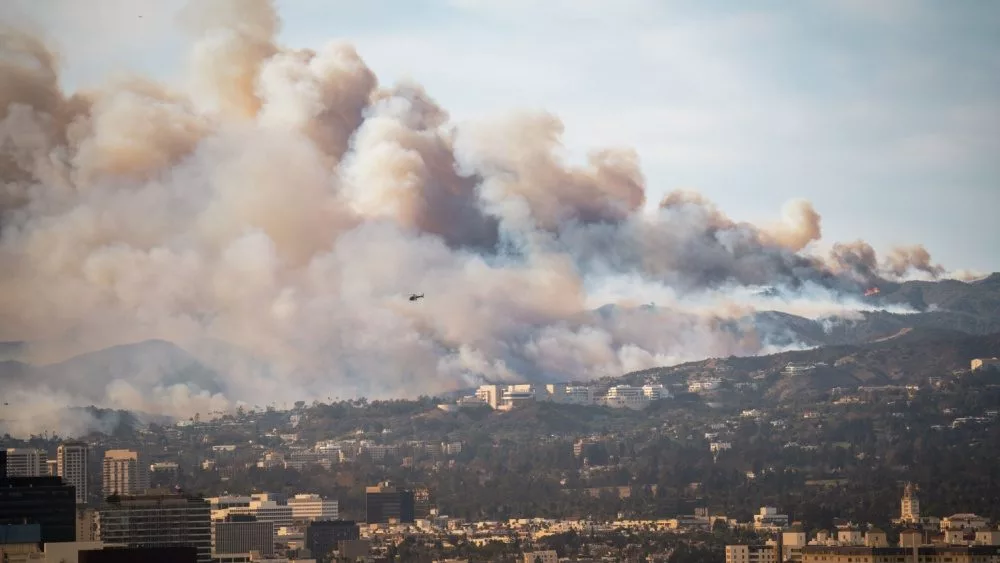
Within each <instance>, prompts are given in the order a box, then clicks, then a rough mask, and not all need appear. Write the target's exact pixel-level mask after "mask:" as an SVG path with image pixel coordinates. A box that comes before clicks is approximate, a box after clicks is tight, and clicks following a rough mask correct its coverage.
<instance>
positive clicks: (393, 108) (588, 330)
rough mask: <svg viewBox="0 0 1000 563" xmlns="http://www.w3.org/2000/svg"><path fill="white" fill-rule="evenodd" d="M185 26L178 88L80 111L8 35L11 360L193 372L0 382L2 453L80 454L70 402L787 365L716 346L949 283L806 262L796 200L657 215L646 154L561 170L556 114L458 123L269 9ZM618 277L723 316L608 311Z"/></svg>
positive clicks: (182, 409)
mask: <svg viewBox="0 0 1000 563" xmlns="http://www.w3.org/2000/svg"><path fill="white" fill-rule="evenodd" d="M180 20H181V22H182V25H183V26H184V28H185V30H186V31H187V32H188V33H189V34H190V36H191V38H192V43H191V51H190V55H191V56H190V69H191V81H190V82H191V83H190V87H188V88H184V89H175V88H170V87H168V86H166V85H163V84H159V83H157V82H154V81H151V80H149V79H146V78H143V77H132V78H127V79H118V80H116V81H113V82H109V83H107V84H106V85H104V86H103V87H101V88H97V89H92V90H88V91H82V92H77V93H75V94H73V95H67V94H66V93H65V92H62V91H61V90H60V87H59V73H58V64H57V61H58V58H57V57H56V55H55V54H54V53H52V52H51V51H50V50H49V49H48V48H46V46H45V43H44V42H43V41H42V40H41V39H39V38H37V37H33V36H29V35H26V34H24V33H23V32H19V31H17V30H14V29H3V30H2V31H0V34H2V36H0V50H2V52H0V229H2V231H0V271H2V272H3V275H2V276H0V340H3V341H10V342H16V341H25V342H27V343H28V344H27V346H26V347H25V348H24V350H25V351H24V353H23V354H21V358H22V359H25V360H29V361H31V362H32V363H35V364H38V365H42V364H51V363H53V362H59V361H63V360H66V359H67V358H70V357H72V356H74V355H76V354H80V353H84V352H91V351H95V350H101V349H103V348H106V347H109V346H113V345H119V344H125V343H135V342H141V341H144V340H148V339H160V340H163V341H167V342H171V343H174V344H176V345H178V346H180V347H181V348H183V349H184V350H186V352H187V353H189V354H191V355H192V356H193V357H195V358H197V359H198V362H194V361H193V360H190V358H189V357H188V356H187V355H185V354H184V353H180V352H179V351H178V350H177V349H175V348H173V347H172V346H170V345H166V344H165V343H163V342H159V343H153V344H149V343H147V344H145V345H144V346H143V347H139V348H134V349H132V350H131V351H128V350H121V349H118V350H115V351H113V352H102V353H100V354H98V355H97V356H93V357H92V358H97V359H88V360H87V361H83V362H81V361H80V360H74V362H71V363H70V364H64V365H62V366H60V365H55V366H48V367H45V368H39V369H36V370H35V371H31V372H30V373H31V374H33V375H30V376H28V375H25V376H23V377H19V376H18V375H17V374H16V373H15V374H13V375H11V374H7V375H6V376H5V377H6V379H5V380H4V381H2V382H0V384H2V385H3V386H4V389H3V391H4V393H3V394H4V396H5V398H6V397H10V398H11V399H12V400H11V401H10V402H11V404H12V405H14V407H12V408H11V409H10V410H11V412H7V413H5V414H4V416H3V417H2V418H6V419H7V422H6V423H5V424H6V428H8V429H14V430H15V431H18V432H22V431H27V430H28V429H29V428H44V427H48V426H46V425H49V424H51V425H60V426H63V427H61V428H58V429H57V430H60V431H61V432H62V433H66V432H67V428H64V426H66V424H65V423H64V422H65V420H66V419H65V416H63V417H62V418H60V416H57V415H53V416H51V417H48V418H46V415H45V414H44V413H46V412H53V409H54V407H55V406H62V405H69V404H90V403H95V404H99V405H103V406H108V407H114V408H132V409H136V410H140V411H145V412H150V413H164V414H171V415H179V416H188V415H191V414H193V413H194V412H201V413H203V414H204V413H207V412H210V411H214V410H220V409H225V408H231V407H232V406H233V405H234V404H236V402H239V401H245V402H247V403H249V404H251V405H252V404H254V403H264V402H265V401H269V400H279V401H280V400H288V401H291V400H296V399H299V398H313V397H315V398H326V397H328V396H341V397H345V396H350V395H359V394H362V395H367V396H370V397H386V396H397V397H399V396H413V395H416V394H419V393H434V392H440V391H445V390H449V389H455V388H460V387H464V386H467V385H472V384H475V383H476V382H477V381H480V380H483V379H488V380H495V381H519V380H526V379H527V380H585V379H591V378H595V377H600V376H604V375H618V374H621V373H622V372H625V371H629V370H635V369H643V368H648V367H653V366H656V365H663V364H669V363H674V362H678V361H683V360H691V359H699V358H703V357H707V356H726V355H730V354H741V355H745V354H755V353H760V352H766V351H773V350H774V348H773V346H772V345H771V344H770V343H769V341H768V336H767V335H766V334H758V333H756V332H754V331H752V330H750V331H733V330H730V329H729V328H727V327H728V326H729V325H728V323H727V321H728V320H730V319H733V318H738V317H740V316H743V315H746V314H747V313H748V312H752V311H753V310H754V309H755V307H756V305H755V304H747V303H743V304H740V303H738V302H735V301H733V300H732V299H731V298H729V297H724V295H725V294H726V292H727V291H729V290H731V289H732V288H734V287H736V288H738V287H747V286H759V285H771V286H783V287H787V288H790V289H793V290H796V291H804V288H807V287H809V288H822V290H823V291H826V292H828V293H829V295H834V296H836V295H839V294H840V293H838V292H849V293H851V294H856V293H857V292H858V290H859V288H862V287H863V286H864V285H865V284H868V283H872V281H873V280H877V279H878V278H879V277H880V276H882V277H885V276H888V277H891V278H894V279H898V278H902V277H905V276H908V275H910V274H911V273H913V272H917V273H921V274H924V275H930V276H938V275H941V274H942V273H943V271H942V269H941V268H940V267H939V266H936V265H932V263H931V260H930V256H929V255H928V254H927V252H926V251H925V250H924V249H923V248H922V247H912V248H906V249H897V250H894V251H893V252H891V253H890V254H889V255H888V257H887V258H886V259H885V261H884V262H883V263H881V264H880V263H879V261H878V259H877V256H876V254H875V252H874V250H872V249H871V247H869V246H868V245H867V244H866V243H864V242H857V243H852V244H849V245H837V246H835V247H834V250H833V253H832V255H831V256H829V257H821V256H819V255H817V254H816V250H815V248H816V242H817V241H819V240H820V238H821V228H820V224H821V223H820V216H819V214H818V213H817V212H816V211H815V210H814V209H813V208H812V206H811V205H810V204H809V203H808V202H805V201H793V202H790V203H789V204H788V205H787V206H786V207H785V209H784V211H783V213H782V215H781V217H780V218H779V219H778V220H776V221H774V222H773V223H770V224H766V225H763V226H755V225H752V224H747V223H740V222H737V221H734V220H732V219H730V218H729V217H727V216H726V215H725V214H724V213H723V212H722V211H721V210H720V209H719V208H718V207H716V206H715V204H713V203H712V202H709V201H707V200H706V199H705V198H703V197H702V196H700V195H699V194H697V193H695V192H675V193H672V194H670V195H668V196H667V197H666V198H665V199H664V200H663V201H662V203H661V204H660V206H659V209H658V210H656V211H655V212H652V213H646V212H644V211H643V206H644V204H645V202H646V195H645V194H646V190H645V179H644V177H643V174H642V172H641V169H640V165H639V162H638V157H637V155H636V153H635V152H634V151H632V150H627V149H603V150H598V151H595V152H593V153H592V155H591V156H590V158H589V160H588V161H587V162H586V163H585V164H583V165H576V164H571V163H567V162H566V161H564V160H563V158H562V156H561V141H560V139H561V135H562V132H563V126H562V124H561V123H560V121H559V120H558V119H557V118H556V117H554V116H552V115H548V114H518V115H514V116H511V117H509V118H505V119H495V120H486V121H482V122H476V123H469V124H462V125H455V124H453V123H451V122H450V120H449V116H448V113H447V112H446V111H445V110H444V109H443V108H441V107H439V106H438V104H436V103H435V102H434V100H433V99H432V98H431V96H430V95H428V93H427V92H425V91H424V90H423V89H422V88H421V87H420V86H419V85H416V84H409V83H406V84H398V85H394V86H383V85H380V84H379V83H378V81H377V79H376V77H375V75H374V73H373V72H372V71H371V69H369V68H368V67H367V66H366V65H365V63H364V61H363V60H362V59H361V57H360V56H359V55H358V54H357V53H356V52H355V51H354V49H353V48H352V47H350V46H348V45H344V44H339V43H331V44H330V45H327V46H325V47H324V48H322V49H320V50H318V51H315V52H314V51H308V50H290V49H286V48H283V47H281V46H280V45H278V44H276V43H275V35H276V33H277V31H278V29H279V20H278V18H277V15H276V13H275V12H274V8H273V6H272V5H271V3H270V2H268V1H266V0H253V1H249V0H247V1H243V0H240V1H237V0H211V1H208V0H199V1H197V2H192V3H191V5H190V6H188V7H187V8H186V9H185V10H184V11H183V12H182V13H181V14H180ZM609 276H611V277H614V276H619V278H618V279H620V276H635V277H636V278H637V279H639V280H641V281H642V282H643V283H647V284H652V285H655V286H657V287H660V288H669V290H670V291H671V292H674V293H675V294H676V295H685V294H690V295H701V297H702V299H704V300H706V303H707V304H706V305H704V306H699V307H696V308H685V307H683V306H682V304H681V303H682V300H681V299H678V300H676V301H675V302H674V303H673V304H670V305H669V306H666V307H656V308H636V307H628V306H621V307H617V308H615V309H614V310H606V309H602V310H599V311H595V310H594V309H595V304H594V303H592V302H591V301H592V299H591V296H592V294H593V291H592V289H593V288H592V286H593V280H595V279H598V280H599V279H602V278H608V277H609ZM609 279H610V278H609ZM410 292H418V293H426V298H425V299H424V300H421V301H417V302H410V301H409V300H408V299H407V296H408V295H409V293H410ZM706 296H707V297H706ZM623 305H627V304H623ZM150 346H152V347H150ZM12 349H13V348H12ZM20 349H21V348H18V350H20ZM101 354H103V355H101ZM129 354H132V356H128V355H129ZM136 354H138V356H137V357H138V359H136V358H135V357H133V356H135V355H136ZM125 356H128V358H126V359H122V358H123V357H125ZM108 357H111V358H112V359H111V360H108V359H107V358H108ZM101 358H104V359H103V360H102V359H101ZM178 358H181V359H178ZM185 358H187V359H185ZM178 362H179V364H178ZM67 366H68V367H67ZM203 366H208V367H209V368H210V369H207V370H206V369H205V368H204V367H203ZM18 369H22V370H27V369H29V368H27V367H21V368H18ZM25 373H28V372H25ZM60 421H62V422H60ZM69 426H70V428H69V429H68V431H70V432H72V431H74V429H75V430H76V431H79V430H80V428H81V423H80V422H79V421H77V420H75V419H74V421H73V423H72V424H70V425H69Z"/></svg>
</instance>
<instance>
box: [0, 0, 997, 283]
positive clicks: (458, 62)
mask: <svg viewBox="0 0 1000 563" xmlns="http://www.w3.org/2000/svg"><path fill="white" fill-rule="evenodd" d="M182 4H183V2H181V1H180V0H90V1H87V2H84V1H83V0H13V1H12V2H9V3H8V2H4V5H3V8H0V9H2V10H3V11H5V12H7V14H6V15H5V16H11V20H12V21H16V22H18V23H19V25H27V23H26V22H34V23H35V24H36V25H38V26H39V27H41V28H42V29H44V30H45V32H46V34H47V35H48V37H49V38H50V41H51V42H52V43H53V44H54V45H56V46H57V47H58V48H59V49H60V51H61V53H62V63H63V68H64V71H65V72H64V74H63V81H64V84H65V86H66V88H67V89H69V90H72V89H74V88H81V87H88V86H93V85H96V84H99V83H101V82H102V81H103V80H104V79H105V78H107V77H108V76H109V75H115V74H124V73H128V72H139V73H142V74H145V75H152V76H156V77H158V78H161V79H163V80H165V81H170V82H177V83H181V82H183V80H184V65H185V57H186V52H185V36H184V35H183V31H181V30H180V29H179V28H178V27H177V26H176V22H175V20H176V18H175V12H176V11H177V9H178V8H179V7H180V6H181V5H182ZM277 5H278V9H279V14H280V16H281V19H282V31H281V40H282V42H283V43H284V44H286V45H289V46H293V47H311V48H318V47H321V46H322V45H323V44H325V43H327V42H329V41H346V42H349V43H352V44H353V45H355V46H356V48H357V50H358V52H359V53H360V55H361V56H362V57H363V58H364V59H365V61H366V62H367V64H368V65H369V66H370V67H371V68H372V69H373V70H374V71H375V72H376V73H377V74H378V76H379V79H380V81H381V82H382V83H383V84H391V83H394V82H396V81H398V80H414V81H416V82H419V83H420V84H422V85H424V86H425V87H426V89H427V91H428V92H429V93H430V94H431V95H432V96H433V97H434V98H435V99H436V100H438V102H439V103H440V104H441V105H443V106H444V107H445V108H447V109H448V110H449V111H450V112H451V116H452V118H453V119H454V120H455V121H456V122H462V121H463V120H467V119H473V118H481V117H487V116H494V115H495V116H503V115H505V114H507V113H510V112H513V111H517V110H521V109H532V110H539V109H541V110H546V111H549V112H551V113H553V114H555V115H557V116H558V117H560V118H561V119H562V120H563V122H564V124H565V138H564V140H565V144H566V147H567V151H568V153H569V154H570V155H572V156H573V157H579V158H582V157H583V156H584V155H585V154H586V153H587V152H588V151H589V150H592V149H596V148H601V147H605V146H631V147H634V148H635V149H636V150H637V151H638V152H639V155H640V157H641V159H642V162H643V169H644V171H645V174H646V177H647V192H648V199H649V202H650V205H655V204H656V203H657V202H658V201H659V199H660V198H661V197H662V195H663V194H666V193H668V192H670V191H672V190H674V189H677V188H691V189H696V190H698V191H700V192H702V193H704V194H705V195H706V196H707V197H709V198H710V199H712V200H714V201H716V202H717V203H718V204H719V205H720V207H721V208H722V209H724V210H725V211H726V212H727V213H728V214H729V215H731V216H733V217H734V218H736V219H740V220H748V221H768V220H773V219H776V218H777V216H778V215H779V213H780V209H781V206H782V204H783V203H784V202H785V201H787V200H789V199H792V198H796V197H804V198H806V199H809V200H810V201H812V202H813V203H814V204H815V206H816V208H817V210H818V211H819V212H820V213H821V214H822V216H823V231H824V240H826V241H829V242H833V241H838V240H839V241H850V240H855V239H858V238H863V239H865V240H868V241H869V242H871V243H872V244H873V245H874V246H875V247H876V248H877V249H880V250H886V249H888V248H889V247H891V246H894V245H897V244H910V243H917V242H919V243H923V244H925V245H926V246H927V248H928V250H930V252H931V254H932V255H933V256H934V258H935V260H936V261H939V262H941V263H943V264H944V265H945V266H947V267H948V268H949V269H970V270H977V271H982V272H986V271H1000V252H997V250H996V249H997V246H998V244H997V243H1000V222H998V221H997V220H996V217H997V211H998V209H1000V3H998V2H993V1H992V0H966V1H963V2H932V1H920V0H914V1H902V0H882V1H879V2H869V1H864V0H840V1H834V0H829V1H823V0H809V1H802V2H778V1H765V0H760V1H751V2H747V1H719V2H700V1H689V2H670V1H663V0H617V1H615V2H609V1H600V2H599V1H597V0H548V1H546V2H530V1H528V0H504V1H502V2H501V1H492V2H490V1H486V0H365V1H364V2H357V1H353V0H278V1H277ZM140 15H141V16H142V17H141V18H140V17H138V16H140ZM5 19H6V18H5Z"/></svg>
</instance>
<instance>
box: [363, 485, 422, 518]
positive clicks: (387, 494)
mask: <svg viewBox="0 0 1000 563" xmlns="http://www.w3.org/2000/svg"><path fill="white" fill-rule="evenodd" d="M365 508H366V513H367V517H366V521H367V522H368V523H379V524H388V523H392V522H398V523H404V522H408V523H412V522H413V520H414V499H413V491H408V490H405V489H402V488H399V487H395V486H393V485H392V484H391V483H389V482H385V483H381V484H379V485H376V486H374V487H367V488H366V489H365Z"/></svg>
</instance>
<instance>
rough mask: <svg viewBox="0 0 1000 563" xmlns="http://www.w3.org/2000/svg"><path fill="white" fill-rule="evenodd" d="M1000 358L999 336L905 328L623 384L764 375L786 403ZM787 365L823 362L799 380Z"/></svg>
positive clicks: (771, 391) (911, 380)
mask: <svg viewBox="0 0 1000 563" xmlns="http://www.w3.org/2000/svg"><path fill="white" fill-rule="evenodd" d="M992 356H1000V333H994V334H990V335H968V334H965V333H962V332H958V331H947V330H942V329H927V328H915V329H904V330H900V331H898V332H897V333H896V334H894V335H891V336H890V337H888V338H884V339H880V340H878V341H875V342H868V343H865V344H861V345H855V344H850V345H833V346H824V347H818V348H814V349H811V350H802V351H794V352H784V353H781V354H773V355H770V356H755V357H739V358H738V357H731V358H724V359H718V358H717V359H710V360H704V361H701V362H691V363H687V364H682V365H679V366H674V367H665V368H654V369H650V370H644V371H639V372H633V373H630V374H626V375H625V376H623V377H622V380H624V381H626V382H629V383H632V384H641V383H644V382H648V381H658V382H662V383H665V384H678V383H684V382H686V381H687V380H688V378H690V377H697V376H718V377H721V378H722V379H727V380H741V379H746V378H747V377H748V376H750V375H751V374H758V375H767V376H769V377H768V379H767V380H766V381H770V382H772V383H770V384H769V385H768V386H767V387H766V388H765V389H764V390H763V391H764V394H765V396H767V397H770V398H773V399H778V400H785V399H790V398H795V397H798V396H801V395H803V394H809V393H815V392H824V391H829V390H830V389H833V388H835V387H844V388H849V389H850V388H857V387H859V386H878V385H896V384H900V385H904V384H919V385H926V384H927V378H928V377H934V376H946V375H949V374H951V373H952V372H955V371H961V370H967V369H968V368H969V361H970V360H971V359H972V358H976V357H992ZM789 363H800V364H825V365H824V366H820V367H818V368H817V369H814V370H812V371H810V372H807V373H805V374H803V375H798V376H781V375H780V372H781V370H782V368H784V367H785V366H786V365H787V364H789Z"/></svg>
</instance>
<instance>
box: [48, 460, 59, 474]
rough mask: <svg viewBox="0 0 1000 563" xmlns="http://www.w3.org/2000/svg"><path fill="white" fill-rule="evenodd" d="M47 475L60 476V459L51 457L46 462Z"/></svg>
mask: <svg viewBox="0 0 1000 563" xmlns="http://www.w3.org/2000/svg"><path fill="white" fill-rule="evenodd" d="M45 475H46V476H48V477H58V476H59V460H58V459H50V460H48V461H46V462H45Z"/></svg>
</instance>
